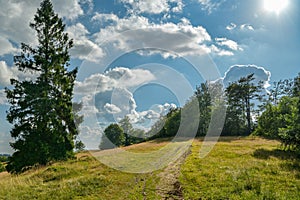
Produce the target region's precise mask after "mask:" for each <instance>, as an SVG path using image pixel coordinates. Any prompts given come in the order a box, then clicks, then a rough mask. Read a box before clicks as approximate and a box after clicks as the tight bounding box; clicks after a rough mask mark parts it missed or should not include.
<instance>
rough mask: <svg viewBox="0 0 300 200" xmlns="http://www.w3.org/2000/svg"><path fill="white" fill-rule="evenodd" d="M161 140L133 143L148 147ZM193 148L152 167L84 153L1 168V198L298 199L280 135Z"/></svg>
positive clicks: (295, 174)
mask: <svg viewBox="0 0 300 200" xmlns="http://www.w3.org/2000/svg"><path fill="white" fill-rule="evenodd" d="M166 144H167V141H165V140H158V141H154V142H153V141H151V142H147V143H143V144H138V145H134V146H132V147H128V148H127V150H129V151H131V152H143V153H145V152H149V151H154V150H158V149H160V148H161V147H163V146H165V145H166ZM200 146H201V140H195V142H194V143H193V145H192V148H191V153H190V154H189V155H188V156H187V157H185V156H186V155H185V156H184V157H182V158H180V159H179V160H178V161H176V162H175V163H173V164H172V165H170V166H168V167H166V168H164V169H162V170H158V171H155V172H152V173H146V174H132V173H124V172H121V171H117V170H114V169H111V168H109V167H107V166H105V165H103V164H101V163H100V162H99V161H98V160H96V159H95V158H94V157H92V156H91V155H90V154H89V153H80V154H78V155H77V159H74V160H70V161H67V162H60V163H55V164H52V165H51V166H47V167H43V168H39V169H36V170H31V171H28V172H26V173H24V174H21V175H18V176H15V175H9V174H7V173H0V199H8V200H10V199H109V200H113V199H299V197H300V192H299V191H300V161H299V159H294V158H293V155H291V153H290V152H283V151H280V150H278V147H279V143H277V142H276V141H270V140H264V139H259V138H242V139H236V138H222V139H221V141H220V142H219V143H218V144H217V145H216V146H215V148H214V149H213V151H212V152H211V153H210V154H209V155H208V156H207V157H206V158H204V159H200V158H199V156H198V155H199V149H200Z"/></svg>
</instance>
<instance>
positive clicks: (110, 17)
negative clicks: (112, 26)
mask: <svg viewBox="0 0 300 200" xmlns="http://www.w3.org/2000/svg"><path fill="white" fill-rule="evenodd" d="M118 20H119V18H118V16H117V15H115V14H113V13H110V14H106V13H98V12H96V13H95V15H94V16H93V17H92V21H99V22H101V23H104V22H109V21H111V22H116V21H118Z"/></svg>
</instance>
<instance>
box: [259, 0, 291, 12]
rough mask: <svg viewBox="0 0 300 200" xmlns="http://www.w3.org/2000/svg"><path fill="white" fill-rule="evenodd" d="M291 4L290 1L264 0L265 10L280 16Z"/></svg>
mask: <svg viewBox="0 0 300 200" xmlns="http://www.w3.org/2000/svg"><path fill="white" fill-rule="evenodd" d="M288 4H289V1H288V0H264V8H265V10H266V11H269V12H275V13H276V14H279V13H280V12H281V11H283V10H284V9H285V8H286V7H287V6H288Z"/></svg>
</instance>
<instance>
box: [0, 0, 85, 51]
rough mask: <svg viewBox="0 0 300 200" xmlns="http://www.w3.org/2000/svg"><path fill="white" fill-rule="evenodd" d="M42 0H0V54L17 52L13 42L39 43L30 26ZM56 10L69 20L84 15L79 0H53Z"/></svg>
mask: <svg viewBox="0 0 300 200" xmlns="http://www.w3.org/2000/svg"><path fill="white" fill-rule="evenodd" d="M40 2H41V1H40V0H31V1H6V0H0V4H1V7H0V13H1V15H0V27H1V29H0V35H1V37H0V45H1V50H0V56H1V55H5V54H11V53H15V52H16V47H14V45H13V44H20V43H21V42H24V43H29V44H31V45H35V44H37V40H36V35H35V32H34V30H32V29H31V28H30V27H29V23H30V22H33V18H34V15H35V13H36V10H37V8H39V5H40ZM52 2H53V6H54V9H55V11H56V12H58V14H59V15H60V16H62V17H64V18H65V19H67V20H75V19H76V18H78V17H79V16H80V15H83V14H84V13H83V10H82V8H81V6H80V4H79V0H67V1H61V0H53V1H52Z"/></svg>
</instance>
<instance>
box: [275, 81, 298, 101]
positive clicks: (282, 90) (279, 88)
mask: <svg viewBox="0 0 300 200" xmlns="http://www.w3.org/2000/svg"><path fill="white" fill-rule="evenodd" d="M293 84H294V83H293V80H291V79H285V80H280V81H274V82H273V87H272V88H271V89H270V93H269V103H272V104H274V105H277V104H278V102H279V100H280V99H281V97H283V96H291V94H292V91H293V90H292V88H293Z"/></svg>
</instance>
